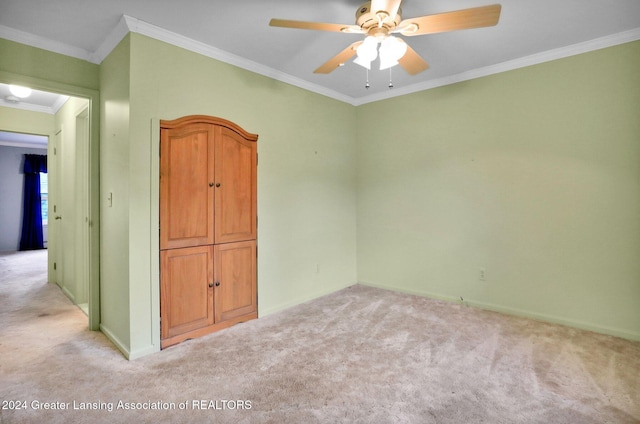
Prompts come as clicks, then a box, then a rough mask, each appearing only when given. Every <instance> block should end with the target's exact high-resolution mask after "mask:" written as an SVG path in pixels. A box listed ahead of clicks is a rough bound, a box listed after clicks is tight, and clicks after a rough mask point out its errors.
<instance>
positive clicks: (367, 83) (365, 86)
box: [364, 69, 371, 90]
mask: <svg viewBox="0 0 640 424" xmlns="http://www.w3.org/2000/svg"><path fill="white" fill-rule="evenodd" d="M365 70H366V71H367V82H366V84H365V85H364V88H366V89H367V90H368V89H369V87H371V84H369V70H368V69H365Z"/></svg>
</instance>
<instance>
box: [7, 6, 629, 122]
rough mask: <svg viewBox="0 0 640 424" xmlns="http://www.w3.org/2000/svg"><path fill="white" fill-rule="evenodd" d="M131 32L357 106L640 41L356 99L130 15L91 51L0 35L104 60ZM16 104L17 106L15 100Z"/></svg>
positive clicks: (612, 38)
mask: <svg viewBox="0 0 640 424" xmlns="http://www.w3.org/2000/svg"><path fill="white" fill-rule="evenodd" d="M129 32H134V33H137V34H141V35H145V36H147V37H150V38H154V39H156V40H159V41H163V42H165V43H169V44H172V45H174V46H177V47H181V48H184V49H186V50H189V51H192V52H194V53H198V54H201V55H204V56H207V57H210V58H212V59H216V60H219V61H221V62H224V63H227V64H230V65H233V66H236V67H238V68H242V69H245V70H247V71H250V72H254V73H256V74H259V75H263V76H265V77H268V78H271V79H275V80H277V81H281V82H284V83H286V84H290V85H293V86H296V87H299V88H302V89H304V90H307V91H311V92H314V93H317V94H320V95H323V96H326V97H329V98H332V99H335V100H339V101H342V102H345V103H349V104H351V105H353V106H360V105H364V104H367V103H372V102H377V101H380V100H386V99H390V98H394V97H398V96H403V95H407V94H413V93H416V92H419V91H424V90H429V89H432V88H436V87H442V86H445V85H450V84H455V83H458V82H462V81H468V80H471V79H475V78H481V77H485V76H489V75H493V74H498V73H502V72H507V71H511V70H514V69H519V68H523V67H527V66H532V65H537V64H540V63H545V62H549V61H553V60H557V59H562V58H566V57H570V56H575V55H578V54H582V53H587V52H590V51H595V50H600V49H603V48H607V47H613V46H616V45H619V44H624V43H628V42H632V41H637V40H640V28H634V29H632V30H628V31H624V32H620V33H617V34H612V35H608V36H605V37H600V38H596V39H593V40H590V41H585V42H581V43H577V44H573V45H570V46H565V47H560V48H557V49H553V50H548V51H545V52H540V53H536V54H533V55H530V56H525V57H521V58H518V59H514V60H510V61H506V62H502V63H498V64H495V65H490V66H486V67H482V68H477V69H471V70H469V71H466V72H462V73H459V74H456V75H451V76H447V77H443V78H437V79H433V80H428V81H425V82H422V83H418V84H413V85H408V86H405V87H398V88H394V89H393V90H391V91H387V92H383V93H378V94H372V95H370V96H366V97H360V98H354V97H351V96H347V95H344V94H342V93H339V92H337V91H335V90H331V89H328V88H326V87H323V86H320V85H317V84H313V83H311V82H308V81H305V80H303V79H301V78H298V77H295V76H292V75H289V74H287V73H284V72H281V71H278V70H276V69H273V68H270V67H268V66H264V65H261V64H259V63H257V62H254V61H252V60H249V59H245V58H243V57H240V56H237V55H234V54H232V53H229V52H227V51H224V50H221V49H218V48H216V47H213V46H210V45H208V44H205V43H202V42H200V41H196V40H193V39H191V38H188V37H185V36H182V35H180V34H177V33H174V32H171V31H168V30H166V29H164V28H161V27H158V26H155V25H152V24H150V23H147V22H144V21H141V20H139V19H136V18H133V17H131V16H127V15H123V16H122V18H121V19H120V21H119V22H118V24H117V25H116V27H115V28H114V29H113V30H112V31H111V33H109V35H108V36H107V38H105V40H104V42H103V43H102V44H101V45H100V47H99V48H98V49H97V50H96V51H95V52H88V51H86V50H84V49H81V48H77V47H73V46H69V45H67V44H64V43H60V42H57V41H52V40H49V39H46V38H44V37H40V36H37V35H34V34H30V33H27V32H24V31H20V30H17V29H14V28H10V27H7V26H4V25H0V38H6V39H8V40H11V41H15V42H18V43H22V44H26V45H29V46H32V47H38V48H41V49H45V50H49V51H52V52H55V53H60V54H63V55H66V56H71V57H75V58H77V59H82V60H86V61H88V62H91V63H95V64H100V63H102V61H103V60H104V59H105V58H106V57H107V56H108V55H109V53H111V51H112V50H113V49H114V48H115V47H116V46H117V45H118V43H120V41H122V39H123V38H124V37H125V36H126V35H127V34H128V33H129ZM2 105H3V104H2V103H1V102H0V106H2ZM13 107H16V106H15V105H13ZM46 113H51V112H46ZM53 113H55V112H53Z"/></svg>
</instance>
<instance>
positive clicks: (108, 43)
mask: <svg viewBox="0 0 640 424" xmlns="http://www.w3.org/2000/svg"><path fill="white" fill-rule="evenodd" d="M128 18H129V17H128V16H126V15H122V17H121V18H120V20H119V21H118V24H117V25H116V27H115V28H114V29H113V30H111V32H110V33H109V35H107V38H105V39H104V41H103V42H102V44H100V47H98V48H97V49H96V51H95V52H93V53H92V54H91V57H92V59H93V60H92V62H94V63H98V64H100V63H102V61H103V60H105V59H106V57H107V56H109V53H111V52H112V51H113V49H115V48H116V46H117V45H118V44H119V43H120V41H122V39H123V38H124V37H126V36H127V34H128V33H129V31H130V27H129V23H128V22H127V19H128Z"/></svg>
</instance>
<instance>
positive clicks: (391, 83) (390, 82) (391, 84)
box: [389, 68, 393, 89]
mask: <svg viewBox="0 0 640 424" xmlns="http://www.w3.org/2000/svg"><path fill="white" fill-rule="evenodd" d="M392 88H393V81H392V80H391V68H389V89H392Z"/></svg>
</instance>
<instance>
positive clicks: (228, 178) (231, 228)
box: [215, 127, 257, 244]
mask: <svg viewBox="0 0 640 424" xmlns="http://www.w3.org/2000/svg"><path fill="white" fill-rule="evenodd" d="M218 128H219V133H218V134H219V136H218V138H217V140H216V152H215V177H216V190H215V209H216V214H215V217H216V218H215V243H216V244H218V243H230V242H235V241H244V240H254V239H255V238H256V215H257V213H256V208H257V190H256V184H257V168H256V160H257V158H256V153H257V149H256V143H255V142H251V141H249V140H246V139H245V138H243V137H241V136H240V135H239V134H238V133H236V132H234V131H231V130H229V129H227V128H221V127H218ZM218 184H219V186H218Z"/></svg>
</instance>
